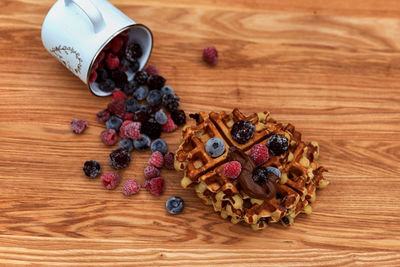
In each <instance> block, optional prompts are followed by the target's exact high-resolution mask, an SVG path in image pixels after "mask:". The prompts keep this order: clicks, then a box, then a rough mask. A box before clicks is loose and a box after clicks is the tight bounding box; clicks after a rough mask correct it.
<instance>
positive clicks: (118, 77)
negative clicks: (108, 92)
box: [111, 70, 128, 89]
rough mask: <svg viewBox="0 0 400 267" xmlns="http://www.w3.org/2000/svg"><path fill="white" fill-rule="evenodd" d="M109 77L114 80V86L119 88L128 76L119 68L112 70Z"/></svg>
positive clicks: (121, 87) (125, 82) (126, 80)
mask: <svg viewBox="0 0 400 267" xmlns="http://www.w3.org/2000/svg"><path fill="white" fill-rule="evenodd" d="M111 78H112V80H113V81H114V82H115V86H116V87H117V88H120V89H123V88H124V87H125V85H126V84H127V82H128V76H126V73H125V72H123V71H121V70H114V71H113V72H112V73H111Z"/></svg>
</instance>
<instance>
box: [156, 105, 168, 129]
mask: <svg viewBox="0 0 400 267" xmlns="http://www.w3.org/2000/svg"><path fill="white" fill-rule="evenodd" d="M154 118H155V119H156V121H157V122H158V123H159V124H160V125H164V124H166V123H167V120H168V118H167V115H165V113H164V110H162V109H160V110H159V111H157V112H156V114H155V116H154Z"/></svg>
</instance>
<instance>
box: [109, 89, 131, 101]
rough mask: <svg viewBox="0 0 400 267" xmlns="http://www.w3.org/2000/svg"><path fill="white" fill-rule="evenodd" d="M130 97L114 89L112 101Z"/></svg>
mask: <svg viewBox="0 0 400 267" xmlns="http://www.w3.org/2000/svg"><path fill="white" fill-rule="evenodd" d="M127 98H128V97H127V96H126V94H125V93H124V92H122V91H120V90H114V91H113V93H112V101H117V100H120V99H122V100H126V99H127Z"/></svg>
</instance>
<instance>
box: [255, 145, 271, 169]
mask: <svg viewBox="0 0 400 267" xmlns="http://www.w3.org/2000/svg"><path fill="white" fill-rule="evenodd" d="M250 157H251V158H252V159H253V160H254V163H255V164H256V165H257V166H258V165H261V164H263V163H265V162H267V161H268V159H269V154H268V148H267V147H266V146H265V145H262V144H257V145H255V146H253V147H252V148H251V150H250Z"/></svg>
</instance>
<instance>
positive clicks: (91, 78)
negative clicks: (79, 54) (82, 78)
mask: <svg viewBox="0 0 400 267" xmlns="http://www.w3.org/2000/svg"><path fill="white" fill-rule="evenodd" d="M96 80H97V72H96V70H92V72H90V76H89V83H94V82H95V81H96Z"/></svg>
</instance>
